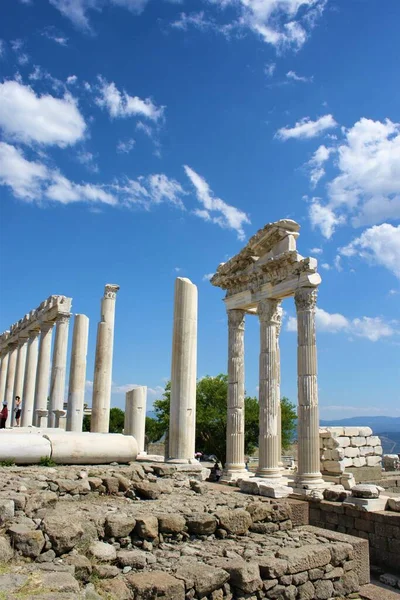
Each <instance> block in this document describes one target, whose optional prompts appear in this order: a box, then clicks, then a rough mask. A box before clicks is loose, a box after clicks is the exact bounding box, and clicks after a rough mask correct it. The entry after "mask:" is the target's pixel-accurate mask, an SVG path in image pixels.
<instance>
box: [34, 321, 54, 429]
mask: <svg viewBox="0 0 400 600" xmlns="http://www.w3.org/2000/svg"><path fill="white" fill-rule="evenodd" d="M53 325H54V323H50V322H47V321H44V322H42V323H40V340H39V356H38V364H37V370H36V387H35V406H34V419H33V424H34V425H37V424H38V423H39V422H40V423H41V425H42V426H43V421H44V416H45V415H44V412H45V411H47V410H48V408H47V397H48V393H49V383H50V362H51V340H52V335H53ZM36 411H40V414H39V413H36Z"/></svg>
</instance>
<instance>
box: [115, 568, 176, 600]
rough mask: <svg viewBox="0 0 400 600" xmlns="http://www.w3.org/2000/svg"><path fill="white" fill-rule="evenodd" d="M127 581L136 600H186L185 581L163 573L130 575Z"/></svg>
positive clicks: (127, 576)
mask: <svg viewBox="0 0 400 600" xmlns="http://www.w3.org/2000/svg"><path fill="white" fill-rule="evenodd" d="M125 580H126V582H127V584H128V587H129V588H130V590H131V591H132V592H133V595H134V598H135V600H152V599H153V598H165V600H167V599H168V600H185V585H184V583H183V581H181V580H179V579H177V578H176V577H172V575H169V574H168V573H164V572H163V571H152V572H151V573H134V574H131V573H130V574H129V575H126V577H125Z"/></svg>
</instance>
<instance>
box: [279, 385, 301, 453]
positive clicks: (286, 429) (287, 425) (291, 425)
mask: <svg viewBox="0 0 400 600" xmlns="http://www.w3.org/2000/svg"><path fill="white" fill-rule="evenodd" d="M281 421H282V425H281V432H282V433H281V435H282V448H283V450H287V449H288V448H289V446H290V444H291V443H292V442H293V437H294V434H295V432H296V427H297V414H296V407H295V405H294V404H293V403H292V402H290V400H289V398H286V397H285V396H284V397H283V398H282V399H281Z"/></svg>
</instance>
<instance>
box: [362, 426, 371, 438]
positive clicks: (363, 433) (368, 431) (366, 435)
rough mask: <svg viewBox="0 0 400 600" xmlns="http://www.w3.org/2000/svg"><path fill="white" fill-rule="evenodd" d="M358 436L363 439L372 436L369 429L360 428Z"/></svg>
mask: <svg viewBox="0 0 400 600" xmlns="http://www.w3.org/2000/svg"><path fill="white" fill-rule="evenodd" d="M360 435H362V436H364V437H369V436H370V435H372V429H371V427H360Z"/></svg>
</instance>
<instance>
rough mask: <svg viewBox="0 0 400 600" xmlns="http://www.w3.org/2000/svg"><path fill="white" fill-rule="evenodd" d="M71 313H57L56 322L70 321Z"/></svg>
mask: <svg viewBox="0 0 400 600" xmlns="http://www.w3.org/2000/svg"><path fill="white" fill-rule="evenodd" d="M70 318H71V313H60V314H59V315H57V318H56V323H69V320H70Z"/></svg>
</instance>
